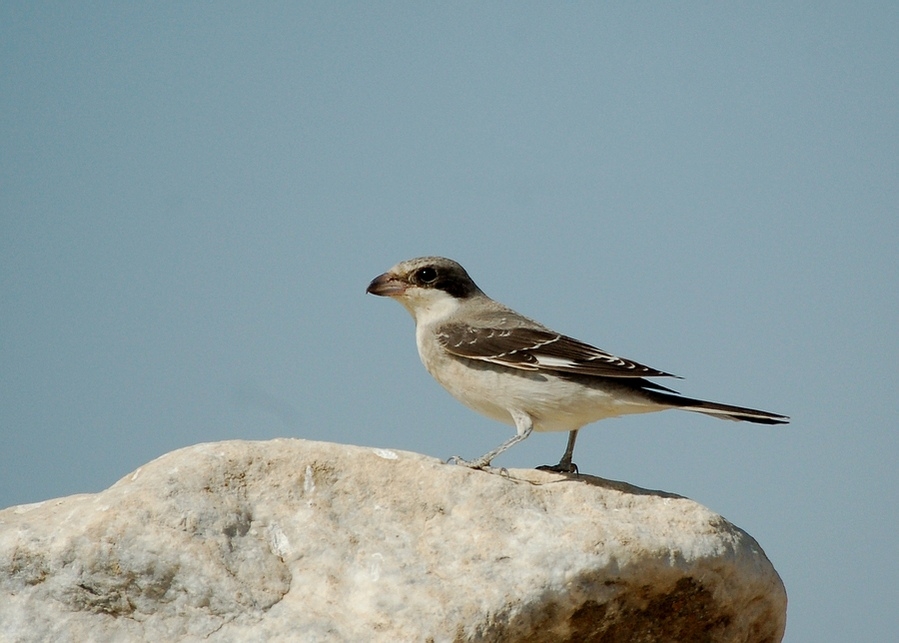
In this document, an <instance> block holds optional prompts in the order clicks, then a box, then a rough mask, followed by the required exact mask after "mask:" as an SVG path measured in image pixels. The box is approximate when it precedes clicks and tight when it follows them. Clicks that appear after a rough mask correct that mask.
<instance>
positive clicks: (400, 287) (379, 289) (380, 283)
mask: <svg viewBox="0 0 899 643" xmlns="http://www.w3.org/2000/svg"><path fill="white" fill-rule="evenodd" d="M365 292H369V293H371V294H373V295H380V296H381V297H396V296H399V295H402V294H403V293H404V292H406V284H405V282H402V281H400V280H399V279H397V278H396V277H394V276H393V275H391V274H390V273H387V272H385V273H384V274H383V275H378V276H377V277H375V278H374V279H372V282H371V283H370V284H368V288H366V289H365Z"/></svg>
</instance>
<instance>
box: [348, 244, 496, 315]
mask: <svg viewBox="0 0 899 643" xmlns="http://www.w3.org/2000/svg"><path fill="white" fill-rule="evenodd" d="M365 292H369V293H371V294H373V295H380V296H383V297H391V298H393V299H396V300H397V301H398V302H400V303H401V304H402V305H403V306H405V308H406V309H407V310H408V311H409V312H410V313H412V316H413V317H414V318H415V320H416V322H421V321H423V320H425V319H428V318H445V317H446V316H448V315H450V314H452V313H453V312H454V311H455V310H456V309H457V308H458V307H459V306H460V305H461V304H462V303H463V302H464V301H466V300H468V299H470V298H471V297H474V296H477V295H481V294H483V293H482V292H481V290H480V288H478V287H477V285H476V284H475V283H474V281H472V279H471V277H469V276H468V273H467V272H465V268H463V267H462V266H460V265H459V264H458V263H456V262H455V261H453V260H452V259H445V258H444V257H419V258H417V259H409V260H408V261H401V262H400V263H398V264H396V265H395V266H394V267H393V268H391V269H390V270H388V271H387V272H385V273H384V274H383V275H378V276H377V277H375V278H374V279H373V280H372V282H371V283H370V284H369V285H368V288H366V290H365Z"/></svg>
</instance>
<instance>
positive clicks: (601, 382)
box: [366, 257, 790, 472]
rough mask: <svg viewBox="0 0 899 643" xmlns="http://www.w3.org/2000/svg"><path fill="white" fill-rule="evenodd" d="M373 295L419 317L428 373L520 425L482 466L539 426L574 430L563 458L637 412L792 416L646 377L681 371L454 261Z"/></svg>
mask: <svg viewBox="0 0 899 643" xmlns="http://www.w3.org/2000/svg"><path fill="white" fill-rule="evenodd" d="M366 292H369V293H372V294H374V295H382V296H386V297H391V298H393V299H396V300H397V301H398V302H400V303H401V304H402V305H403V306H404V307H405V308H406V310H408V311H409V312H410V313H411V314H412V317H413V318H414V319H415V340H416V343H417V345H418V354H419V356H420V357H421V361H422V362H423V363H424V365H425V368H426V369H427V370H428V372H429V373H430V374H431V375H432V376H433V377H434V379H436V380H437V381H438V382H440V384H442V385H443V387H444V388H445V389H446V390H447V391H449V392H450V393H451V394H452V395H453V396H454V397H455V398H456V399H458V400H459V401H460V402H462V403H463V404H465V405H466V406H469V407H470V408H472V409H474V410H475V411H478V412H480V413H483V414H484V415H486V416H487V417H490V418H493V419H495V420H499V421H500V422H504V423H506V424H513V425H514V426H515V428H516V431H517V432H516V434H515V435H514V436H513V437H512V438H510V439H509V440H506V441H505V442H503V443H502V444H501V445H499V446H498V447H496V448H495V449H493V450H492V451H490V452H488V453H485V454H484V455H482V456H481V457H480V458H477V459H475V460H470V461H468V460H463V459H462V458H460V457H458V456H455V457H453V458H451V460H452V461H454V462H456V463H457V464H461V465H465V466H468V467H472V468H475V469H484V468H488V467H489V466H490V462H491V461H492V460H493V459H494V458H495V457H496V456H498V455H499V454H501V453H502V452H504V451H505V450H506V449H508V448H509V447H511V446H513V445H515V444H517V443H518V442H521V441H522V440H524V439H525V438H527V437H528V436H529V435H530V434H531V432H532V431H568V432H569V434H568V446H567V448H566V449H565V454H564V455H563V456H562V459H561V460H560V461H559V464H557V465H553V466H551V467H541V468H546V469H550V470H553V471H563V472H575V471H577V467H576V465H574V464H573V463H572V461H571V458H572V453H573V451H574V442H575V439H576V438H577V434H578V430H579V429H580V428H581V427H582V426H584V425H585V424H590V423H591V422H596V421H597V420H602V419H605V418H610V417H617V416H620V415H627V414H631V413H650V412H653V411H664V410H665V409H683V410H685V411H695V412H697V413H705V414H706V415H712V416H714V417H717V418H724V419H727V420H745V421H747V422H757V423H759V424H785V423H787V422H789V420H790V419H789V418H788V417H786V416H784V415H778V414H776V413H768V412H767V411H758V410H756V409H749V408H744V407H740V406H731V405H729V404H718V403H717V402H705V401H703V400H695V399H691V398H688V397H683V396H681V395H679V394H678V393H677V392H676V391H673V390H672V389H669V388H666V387H664V386H662V385H660V384H656V383H655V382H652V381H650V380H647V379H645V378H647V377H674V376H673V375H671V374H670V373H665V372H663V371H659V370H656V369H654V368H649V367H648V366H643V365H642V364H638V363H637V362H634V361H632V360H629V359H624V358H621V357H617V356H615V355H612V354H611V353H607V352H606V351H604V350H601V349H599V348H596V347H594V346H591V345H590V344H585V343H584V342H581V341H578V340H576V339H573V338H571V337H567V336H565V335H562V334H560V333H557V332H555V331H553V330H550V329H549V328H547V327H546V326H543V325H542V324H540V323H538V322H536V321H534V320H532V319H528V318H527V317H524V316H522V315H519V314H518V313H516V312H515V311H514V310H512V309H511V308H508V307H506V306H504V305H502V304H500V303H499V302H496V301H494V300H493V299H491V298H490V297H488V296H487V295H485V294H484V293H483V291H481V289H480V288H478V287H477V285H475V283H474V281H473V280H472V279H471V277H469V276H468V273H467V272H465V269H464V268H463V267H462V266H460V265H459V264H458V263H456V262H455V261H452V260H451V259H445V258H443V257H420V258H418V259H410V260H409V261H403V262H400V263H398V264H397V265H395V266H394V267H393V268H391V269H390V270H388V271H387V272H385V273H384V274H382V275H380V276H378V277H376V278H375V279H374V280H373V281H372V282H371V283H370V284H369V286H368V288H367V290H366Z"/></svg>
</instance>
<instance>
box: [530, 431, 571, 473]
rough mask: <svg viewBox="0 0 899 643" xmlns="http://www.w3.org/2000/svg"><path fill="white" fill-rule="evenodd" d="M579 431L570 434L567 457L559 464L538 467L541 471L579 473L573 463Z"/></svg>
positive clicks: (566, 450) (566, 448)
mask: <svg viewBox="0 0 899 643" xmlns="http://www.w3.org/2000/svg"><path fill="white" fill-rule="evenodd" d="M578 431H579V429H575V430H574V431H569V432H568V446H567V447H565V455H563V456H562V459H561V460H559V464H555V465H551V464H544V465H543V466H540V467H537V468H538V469H540V470H541V471H555V472H556V473H577V472H578V471H577V465H576V464H575V463H574V462H572V461H571V457H572V456H573V455H574V441H575V440H577V432H578Z"/></svg>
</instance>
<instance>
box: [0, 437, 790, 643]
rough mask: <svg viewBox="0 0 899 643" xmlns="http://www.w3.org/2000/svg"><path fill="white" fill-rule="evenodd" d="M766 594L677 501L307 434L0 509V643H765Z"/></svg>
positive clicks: (717, 522)
mask: <svg viewBox="0 0 899 643" xmlns="http://www.w3.org/2000/svg"><path fill="white" fill-rule="evenodd" d="M786 603H787V599H786V593H785V591H784V587H783V584H782V583H781V580H780V578H779V577H778V575H777V573H776V572H775V571H774V568H773V567H772V566H771V563H770V562H769V561H768V559H767V558H766V557H765V554H764V552H763V551H762V549H761V548H760V547H759V545H758V543H756V542H755V540H753V538H752V537H750V536H749V535H748V534H746V532H744V531H742V530H741V529H739V528H737V527H735V526H734V525H731V524H730V523H728V522H727V521H726V520H724V519H723V518H722V517H721V516H719V515H717V514H715V513H713V512H711V511H709V510H708V509H706V508H704V507H702V506H700V505H698V504H696V503H695V502H693V501H691V500H687V499H685V498H681V497H678V496H674V495H672V494H668V493H663V492H658V491H647V490H645V489H639V488H636V487H631V486H629V485H626V484H623V483H618V482H611V481H608V480H603V479H599V478H593V477H589V476H581V477H572V476H563V475H559V474H554V473H549V472H542V471H535V470H510V471H508V475H505V476H504V475H498V474H491V473H485V472H482V471H472V470H470V469H466V468H463V467H457V466H453V465H446V464H443V463H441V462H440V461H438V460H435V459H433V458H428V457H425V456H421V455H417V454H414V453H407V452H401V451H390V450H385V449H372V448H362V447H352V446H343V445H336V444H329V443H321V442H309V441H304V440H286V439H285V440H273V441H270V442H241V441H233V442H221V443H213V444H200V445H197V446H193V447H189V448H186V449H181V450H179V451H175V452H173V453H170V454H168V455H165V456H163V457H161V458H159V459H157V460H154V461H153V462H151V463H149V464H147V465H146V466H144V467H141V468H140V469H138V470H137V471H135V472H134V473H132V474H131V475H129V476H127V477H125V478H123V479H122V480H120V481H119V482H118V483H116V484H115V485H113V486H112V487H110V488H109V489H107V490H106V491H103V492H101V493H98V494H94V495H79V496H71V497H68V498H61V499H57V500H48V501H46V502H42V503H36V504H32V505H23V506H20V507H11V508H9V509H6V510H3V511H0V640H2V641H176V640H181V641H215V642H217V641H235V642H236V641H267V640H270V641H434V642H437V641H532V642H540V641H603V642H632V641H647V642H648V641H678V642H681V641H709V642H711V641H741V642H743V641H746V642H749V641H751V642H759V643H761V642H776V641H780V640H781V638H782V636H783V631H784V624H785V620H786Z"/></svg>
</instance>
